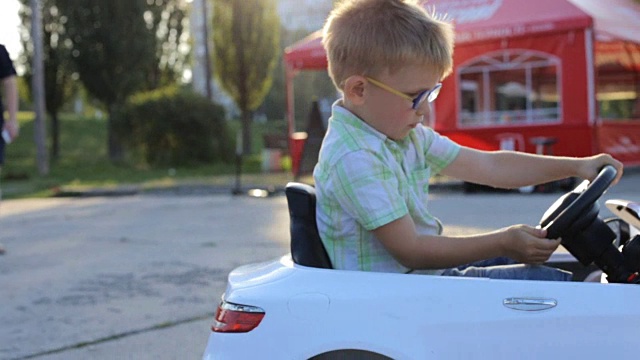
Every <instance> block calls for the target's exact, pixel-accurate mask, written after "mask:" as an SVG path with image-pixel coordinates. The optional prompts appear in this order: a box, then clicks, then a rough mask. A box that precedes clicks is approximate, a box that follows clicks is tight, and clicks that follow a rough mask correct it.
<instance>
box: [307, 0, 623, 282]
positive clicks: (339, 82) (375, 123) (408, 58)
mask: <svg viewBox="0 0 640 360" xmlns="http://www.w3.org/2000/svg"><path fill="white" fill-rule="evenodd" d="M453 36H454V35H453V29H452V26H451V25H450V24H449V23H447V22H446V21H443V20H440V19H437V18H434V17H433V16H431V15H430V14H428V13H427V12H426V11H425V10H424V8H423V7H421V6H420V5H418V3H417V2H416V1H411V0H346V1H343V2H341V3H340V4H339V5H338V6H337V8H335V9H334V10H333V12H332V13H331V15H330V16H329V18H328V20H327V23H326V24H325V27H324V37H323V45H324V47H325V49H326V51H327V57H328V61H329V75H330V76H331V78H332V80H333V82H334V84H335V85H336V87H337V88H338V89H339V90H340V91H342V93H343V96H342V99H341V100H338V101H337V102H336V103H335V104H334V105H333V108H332V117H331V119H330V121H329V129H328V131H327V134H326V136H325V138H324V140H323V144H322V148H321V150H320V156H319V161H318V164H317V165H316V168H315V169H314V180H315V186H316V195H317V221H318V229H319V232H320V236H321V238H322V241H323V243H324V245H325V247H326V249H327V252H328V254H329V257H330V259H331V261H332V263H333V265H334V267H335V268H337V269H346V270H361V271H380V272H395V273H408V272H420V273H426V274H444V275H462V276H483V277H491V278H508V279H537V280H569V279H570V276H571V275H570V273H566V272H564V271H561V270H557V269H552V268H548V267H544V266H539V264H542V263H543V262H545V261H546V260H547V259H548V258H549V256H550V255H551V253H552V252H553V251H554V250H555V249H556V248H557V247H558V245H560V240H559V239H554V240H550V239H545V235H546V234H545V231H544V230H542V229H536V228H533V227H530V226H527V225H514V226H510V227H508V228H504V229H500V230H497V231H494V232H491V233H487V234H479V235H474V236H457V237H453V236H441V235H440V233H441V232H442V229H441V225H440V224H439V222H438V220H437V219H435V218H434V217H433V216H431V214H430V213H429V211H428V208H427V201H428V185H429V177H430V176H431V175H433V174H436V173H443V174H445V175H447V176H452V177H456V178H459V179H462V180H465V181H470V182H475V183H480V184H485V185H491V186H494V187H502V188H517V187H521V186H525V185H531V184H539V183H545V182H549V181H553V180H558V179H562V178H566V177H571V176H579V177H581V178H587V179H593V178H594V177H595V176H596V174H597V171H598V170H599V169H600V168H601V167H602V166H604V165H605V164H611V165H613V166H615V167H616V168H617V169H618V174H619V176H620V175H621V174H622V164H621V163H620V162H618V161H616V160H614V159H613V158H612V157H611V156H609V155H597V156H593V157H589V158H582V159H576V158H566V157H548V156H538V155H533V154H525V153H518V152H511V151H489V152H488V151H480V150H475V149H471V148H467V147H464V146H460V145H458V144H456V143H454V142H453V141H451V140H449V139H448V138H446V137H442V136H440V135H439V134H437V133H435V132H434V131H433V130H432V129H430V128H428V127H426V126H423V125H422V124H421V123H422V122H423V119H424V118H425V117H426V118H428V117H429V115H430V111H431V109H430V104H429V103H430V102H431V101H433V100H434V99H435V98H436V97H437V95H438V91H439V89H440V87H441V84H440V81H441V80H442V79H443V78H444V77H445V76H446V75H447V74H448V73H449V72H450V71H451V67H452V62H453V60H452V54H453ZM617 180H618V179H616V181H617ZM486 259H495V260H490V261H484V262H483V263H482V265H483V266H486V265H502V266H490V267H482V268H480V267H477V266H465V265H464V264H471V263H476V264H474V265H477V264H479V263H478V262H479V261H481V260H486ZM511 259H513V260H515V261H517V262H521V263H524V264H528V265H523V264H518V265H513V263H514V261H513V260H511ZM506 264H509V265H506Z"/></svg>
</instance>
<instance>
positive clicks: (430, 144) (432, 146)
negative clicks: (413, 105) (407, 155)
mask: <svg viewBox="0 0 640 360" xmlns="http://www.w3.org/2000/svg"><path fill="white" fill-rule="evenodd" d="M422 136H424V137H425V141H424V144H425V146H424V157H425V161H426V163H427V164H428V165H429V166H430V168H431V174H432V175H435V174H438V173H439V172H441V171H442V170H443V169H444V168H446V167H447V166H449V164H451V163H452V162H453V160H455V158H456V156H458V153H459V152H460V145H459V144H458V143H456V142H454V141H453V140H451V139H449V138H448V137H446V136H442V135H440V134H438V133H437V132H435V131H433V130H432V129H430V128H427V127H423V128H422Z"/></svg>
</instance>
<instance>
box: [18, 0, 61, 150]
mask: <svg viewBox="0 0 640 360" xmlns="http://www.w3.org/2000/svg"><path fill="white" fill-rule="evenodd" d="M20 1H21V4H22V6H21V8H20V18H21V21H22V28H21V32H20V38H21V41H22V47H23V49H24V51H23V53H22V56H23V58H22V61H21V62H22V65H23V67H24V69H25V72H24V75H23V76H24V78H25V80H26V81H27V84H29V91H30V93H31V94H33V89H32V86H31V79H32V77H33V69H32V67H31V64H32V62H33V56H34V49H33V39H32V37H31V17H32V14H31V7H30V5H29V4H30V0H20ZM41 6H42V9H43V13H42V22H43V26H42V32H43V36H42V38H43V48H44V49H43V50H44V51H43V52H44V76H45V77H44V87H45V103H46V108H47V113H48V114H49V116H50V117H51V157H52V158H53V159H54V160H55V159H58V157H59V156H60V124H59V120H58V113H59V112H60V109H61V108H62V106H63V105H64V104H65V103H66V102H67V101H68V100H69V99H70V98H71V96H72V95H73V82H72V79H71V77H72V74H73V70H72V68H73V66H72V63H71V51H70V43H69V42H68V38H67V36H66V32H65V29H64V19H62V18H61V16H60V12H59V11H58V8H57V6H56V1H55V0H41Z"/></svg>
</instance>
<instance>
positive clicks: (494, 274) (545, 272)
mask: <svg viewBox="0 0 640 360" xmlns="http://www.w3.org/2000/svg"><path fill="white" fill-rule="evenodd" d="M442 275H443V276H467V277H485V278H490V279H510V280H549V281H571V277H572V274H571V272H569V271H565V270H561V269H556V268H552V267H549V266H544V265H526V264H520V263H517V262H515V261H513V260H511V259H509V258H506V257H499V258H495V259H489V260H483V261H478V262H474V263H471V264H467V265H462V266H458V267H455V268H451V269H446V270H445V271H444V272H443V273H442Z"/></svg>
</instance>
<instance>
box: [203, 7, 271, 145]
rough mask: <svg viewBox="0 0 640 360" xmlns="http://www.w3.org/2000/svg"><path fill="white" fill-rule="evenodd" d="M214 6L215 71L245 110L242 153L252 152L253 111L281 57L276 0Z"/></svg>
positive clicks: (226, 88) (224, 87)
mask: <svg viewBox="0 0 640 360" xmlns="http://www.w3.org/2000/svg"><path fill="white" fill-rule="evenodd" d="M213 6H214V7H213V24H212V25H213V26H212V28H213V40H214V59H215V61H214V68H215V73H216V77H217V79H218V80H219V82H220V84H221V85H222V88H223V89H224V90H225V91H226V92H227V93H228V94H229V95H230V96H231V97H232V98H233V100H234V101H235V103H236V105H237V106H238V109H240V111H241V112H242V144H243V149H242V152H243V153H244V154H248V153H250V152H251V120H252V116H253V111H254V110H256V109H257V108H258V107H259V106H260V104H262V102H263V101H264V98H265V96H266V94H267V92H268V91H269V89H270V87H271V84H272V81H273V69H274V67H275V65H276V62H277V60H278V54H279V53H278V51H279V49H280V46H279V40H280V35H279V32H280V19H279V18H278V14H277V12H276V4H275V1H274V0H216V1H215V2H214V3H213Z"/></svg>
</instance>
